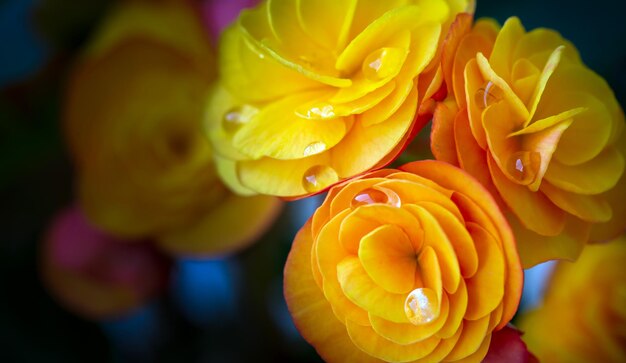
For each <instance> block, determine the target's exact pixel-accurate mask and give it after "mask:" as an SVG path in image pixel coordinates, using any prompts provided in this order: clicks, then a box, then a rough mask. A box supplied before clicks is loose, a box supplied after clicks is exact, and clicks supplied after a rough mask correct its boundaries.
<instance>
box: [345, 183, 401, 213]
mask: <svg viewBox="0 0 626 363" xmlns="http://www.w3.org/2000/svg"><path fill="white" fill-rule="evenodd" d="M368 204H387V205H390V206H392V207H396V208H400V206H401V205H402V202H401V201H400V196H398V194H396V192H394V191H393V190H391V189H387V188H383V187H379V186H375V187H372V188H366V189H363V190H362V191H360V192H359V193H357V194H356V195H355V196H354V198H352V201H351V202H350V206H351V207H352V208H353V209H354V208H357V207H360V206H362V205H368Z"/></svg>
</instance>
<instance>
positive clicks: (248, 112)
mask: <svg viewBox="0 0 626 363" xmlns="http://www.w3.org/2000/svg"><path fill="white" fill-rule="evenodd" d="M257 112H258V110H257V109H256V108H254V107H252V106H249V105H243V106H236V107H233V108H231V109H230V110H228V111H227V112H226V113H225V114H224V117H223V118H222V128H224V131H226V132H227V133H229V134H233V133H235V132H237V130H239V129H240V128H241V126H243V125H244V124H245V123H247V122H248V121H250V119H252V117H254V115H255V114H256V113H257Z"/></svg>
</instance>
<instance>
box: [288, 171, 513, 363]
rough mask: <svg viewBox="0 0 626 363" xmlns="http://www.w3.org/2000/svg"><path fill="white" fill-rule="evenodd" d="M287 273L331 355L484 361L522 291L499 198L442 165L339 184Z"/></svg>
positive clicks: (302, 236)
mask: <svg viewBox="0 0 626 363" xmlns="http://www.w3.org/2000/svg"><path fill="white" fill-rule="evenodd" d="M284 276H285V285H284V289H285V290H284V291H285V299H286V301H287V305H288V307H289V311H290V313H291V315H292V317H293V319H294V322H295V324H296V327H297V328H298V329H299V331H300V333H301V334H302V335H303V336H304V338H305V339H306V340H307V341H308V342H310V343H311V344H312V345H313V346H314V347H315V348H316V349H317V352H318V353H319V354H320V355H321V356H322V358H323V359H325V360H327V361H329V362H359V363H362V362H380V361H387V362H440V361H442V360H445V361H450V362H453V361H467V362H480V361H481V360H482V359H483V358H484V357H485V355H486V353H487V350H488V348H489V343H490V339H491V333H492V332H493V331H494V330H499V329H501V328H502V327H504V326H505V325H506V324H507V322H508V321H509V320H510V319H511V317H512V316H513V314H514V313H515V311H516V310H517V306H518V302H519V298H520V294H521V287H522V269H521V265H520V262H519V257H518V255H517V251H516V249H515V240H514V239H513V234H512V232H511V230H510V228H509V226H508V224H507V222H506V220H505V218H504V216H503V215H502V214H501V212H500V210H499V208H498V206H497V204H496V203H495V202H494V200H493V199H492V198H491V196H490V195H489V193H487V191H486V190H485V189H484V188H483V187H482V186H481V185H480V184H479V183H478V182H477V181H475V180H474V179H473V178H472V177H471V176H469V175H468V174H466V173H464V172H463V171H462V170H460V169H458V168H455V167H453V166H450V165H449V164H446V163H443V162H438V161H421V162H414V163H409V164H406V165H404V166H403V167H401V168H400V170H393V169H383V170H380V171H377V172H373V173H370V174H367V175H366V176H364V177H362V178H357V179H354V180H351V181H350V182H347V183H344V184H340V185H338V186H335V187H334V188H332V189H330V191H329V193H328V196H327V197H326V200H325V201H324V203H323V204H322V206H320V208H319V209H318V210H317V211H316V212H315V214H314V215H313V217H312V218H311V220H310V221H309V222H308V223H307V224H306V225H305V226H304V227H303V228H302V229H301V230H300V232H299V233H298V235H297V236H296V239H295V241H294V244H293V246H292V249H291V252H290V254H289V257H288V259H287V263H286V266H285V273H284Z"/></svg>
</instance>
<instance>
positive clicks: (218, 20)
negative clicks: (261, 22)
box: [202, 0, 259, 43]
mask: <svg viewBox="0 0 626 363" xmlns="http://www.w3.org/2000/svg"><path fill="white" fill-rule="evenodd" d="M258 2H259V0H205V1H203V2H202V18H203V20H204V23H205V26H206V27H207V29H208V31H209V33H210V35H211V39H213V40H214V41H215V42H216V43H217V39H218V38H219V36H220V34H221V33H222V30H224V28H226V27H227V26H228V25H229V24H230V23H231V22H232V21H233V20H235V19H236V18H237V15H239V12H240V11H241V10H242V9H245V8H250V7H253V6H255V5H256V4H257V3H258Z"/></svg>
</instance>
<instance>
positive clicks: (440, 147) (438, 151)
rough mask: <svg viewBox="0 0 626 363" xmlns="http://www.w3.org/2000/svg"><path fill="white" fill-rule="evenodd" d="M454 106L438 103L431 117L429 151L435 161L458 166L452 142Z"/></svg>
mask: <svg viewBox="0 0 626 363" xmlns="http://www.w3.org/2000/svg"><path fill="white" fill-rule="evenodd" d="M451 107H455V106H454V105H447V104H446V103H439V104H437V107H436V108H435V113H434V115H433V122H432V129H431V134H430V150H431V151H432V153H433V155H434V156H435V157H436V158H437V160H441V161H445V162H448V163H450V164H452V165H459V161H458V159H457V149H456V143H455V140H454V119H455V116H456V113H455V111H454V109H452V108H451Z"/></svg>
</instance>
